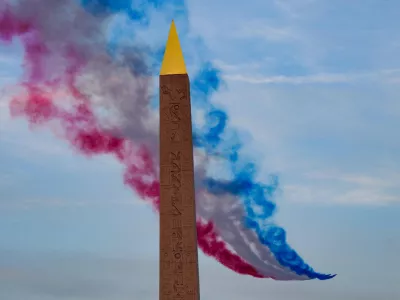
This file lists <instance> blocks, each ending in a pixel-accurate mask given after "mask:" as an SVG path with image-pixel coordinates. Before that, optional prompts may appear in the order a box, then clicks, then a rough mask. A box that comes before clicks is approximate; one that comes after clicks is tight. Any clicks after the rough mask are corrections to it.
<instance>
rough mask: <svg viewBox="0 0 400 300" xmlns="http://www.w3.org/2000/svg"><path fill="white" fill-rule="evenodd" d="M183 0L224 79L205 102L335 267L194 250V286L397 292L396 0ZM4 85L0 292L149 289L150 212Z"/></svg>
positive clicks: (0, 55)
mask: <svg viewBox="0 0 400 300" xmlns="http://www.w3.org/2000/svg"><path fill="white" fill-rule="evenodd" d="M188 3H189V13H190V25H191V31H192V32H194V33H196V34H199V35H200V36H202V37H203V38H204V41H205V43H206V45H207V47H208V49H209V52H210V55H211V56H212V57H213V59H214V62H215V63H216V64H217V65H218V66H219V67H220V68H221V69H222V70H223V76H224V79H225V81H226V86H225V87H224V88H223V89H222V90H221V91H220V92H219V93H218V94H217V95H216V96H215V97H214V100H215V101H216V102H218V103H219V104H221V105H222V106H224V107H225V108H226V109H227V110H228V111H229V114H230V117H231V121H232V122H233V123H234V125H235V126H236V127H238V128H240V129H241V130H245V131H247V133H248V134H249V135H251V136H252V140H253V141H252V143H251V144H249V145H248V148H249V150H250V151H251V152H252V153H253V155H255V156H258V157H260V161H262V163H261V164H262V165H261V166H262V174H261V177H265V176H267V175H268V174H269V173H271V172H274V173H278V174H279V175H280V180H281V183H282V187H281V192H280V194H279V196H278V197H277V202H278V206H279V210H278V213H277V215H276V220H277V222H278V223H279V224H280V225H283V227H284V228H285V229H287V232H288V240H289V243H290V244H291V245H292V246H293V247H294V248H295V249H296V250H298V252H299V253H300V254H301V255H302V256H303V257H304V259H305V260H306V261H307V262H309V263H310V264H311V265H312V266H313V267H314V268H315V269H316V270H318V271H321V272H328V273H338V276H337V277H336V278H334V279H333V280H330V281H327V282H320V281H311V282H300V283H293V282H290V283H285V282H274V281H268V280H256V279H252V278H248V277H243V276H239V275H236V274H234V273H232V272H230V271H228V270H226V269H224V268H223V267H221V266H219V265H218V264H216V263H215V262H214V261H212V260H210V259H208V258H205V257H203V256H202V257H201V279H202V281H201V284H202V298H203V299H211V298H215V297H219V298H221V297H222V298H225V299H243V298H246V299H254V300H258V299H264V298H266V297H267V298H273V299H299V300H302V299H309V300H314V299H327V300H329V299H337V298H339V297H341V298H343V299H349V300H352V299H361V298H362V299H377V298H378V297H379V298H381V299H386V300H392V299H393V300H394V299H399V298H400V292H399V290H400V289H399V288H398V287H396V285H398V282H399V281H400V275H399V272H398V270H399V269H400V260H399V259H398V253H399V251H400V218H399V216H400V206H399V204H400V188H399V183H400V140H399V138H398V137H399V135H398V133H397V128H399V127H400V100H399V99H398V98H399V97H400V59H399V56H398V53H399V50H400V33H399V32H400V19H398V18H397V14H398V11H399V9H400V2H398V1H396V0H386V1H382V0H363V1H361V0H353V1H349V0H346V1H345V0H335V1H328V0H288V1H278V0H274V1H266V0H264V1H261V0H260V1H257V0H248V1H246V2H245V3H243V2H241V1H230V2H229V7H228V8H226V7H227V4H226V3H227V2H226V1H222V0H214V1H211V0H204V1H198V0H192V1H188ZM223 10H225V13H223V14H221V11H223ZM155 28H156V29H157V30H160V32H161V30H165V31H166V32H167V31H168V27H165V28H162V27H155ZM178 30H179V22H178ZM21 57H22V50H21V49H20V48H19V46H18V44H14V45H12V46H10V47H5V46H2V47H1V48H0V65H1V68H0V69H1V71H0V83H1V85H2V86H3V87H5V86H6V85H7V84H8V83H12V82H16V81H17V80H18V76H19V75H20V74H21V68H20V66H19V64H20V62H21ZM10 92H11V91H10V90H9V89H3V91H2V94H1V95H2V97H1V101H0V165H1V172H0V298H4V299H10V300H14V299H21V298H25V299H31V300H35V299H40V300H47V299H49V300H53V299H60V298H66V299H79V300H81V299H82V300H83V299H92V298H93V299H94V298H96V299H107V300H108V299H115V298H119V299H132V297H134V298H135V297H138V295H140V297H141V298H143V299H154V298H156V297H157V288H158V282H157V278H158V276H157V272H158V265H157V258H158V248H157V245H158V224H157V216H156V215H154V214H153V213H152V211H151V209H150V208H149V207H146V206H144V205H142V204H141V203H140V201H139V200H138V199H136V198H135V197H136V196H135V195H133V194H132V193H131V192H130V190H128V188H127V187H125V186H124V185H123V183H122V179H121V174H122V167H121V166H120V165H118V164H117V163H116V162H115V161H113V160H112V159H111V158H109V157H106V156H104V157H97V158H93V159H87V158H84V157H82V156H80V155H77V154H76V153H74V152H73V150H71V149H70V148H69V147H68V146H67V144H66V143H64V142H63V141H61V140H58V139H57V138H55V137H54V135H53V134H52V133H51V132H50V131H47V130H46V129H33V130H32V129H30V128H29V126H28V125H27V123H26V122H25V121H24V120H11V119H10V117H9V115H8V108H7V95H8V94H9V93H10ZM215 278H218V281H216V280H215ZM216 282H218V286H216V284H217V283H216ZM215 290H217V292H215V293H216V294H214V291H215Z"/></svg>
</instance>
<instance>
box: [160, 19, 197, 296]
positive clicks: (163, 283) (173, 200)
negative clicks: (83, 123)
mask: <svg viewBox="0 0 400 300" xmlns="http://www.w3.org/2000/svg"><path fill="white" fill-rule="evenodd" d="M190 109H191V105H190V85H189V77H188V74H187V73H186V66H185V62H184V58H183V54H182V50H181V46H180V42H179V38H178V33H177V31H176V27H175V23H174V21H172V23H171V28H170V31H169V36H168V41H167V45H166V48H165V53H164V59H163V62H162V65H161V71H160V287H159V299H160V300H189V299H190V300H199V298H200V296H199V265H198V253H197V231H196V206H195V193H194V172H193V169H194V166H193V142H192V118H191V111H190Z"/></svg>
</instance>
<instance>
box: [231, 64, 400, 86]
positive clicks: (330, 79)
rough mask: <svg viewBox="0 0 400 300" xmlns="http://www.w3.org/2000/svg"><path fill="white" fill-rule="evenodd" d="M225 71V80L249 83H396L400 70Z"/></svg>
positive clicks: (399, 81) (232, 68)
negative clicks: (266, 73) (290, 73)
mask: <svg viewBox="0 0 400 300" xmlns="http://www.w3.org/2000/svg"><path fill="white" fill-rule="evenodd" d="M226 70H232V71H233V70H235V68H234V66H232V65H231V66H230V68H227V69H226ZM232 71H231V73H229V72H227V74H226V75H224V78H225V79H226V80H230V81H241V82H245V83H251V84H293V85H300V84H334V83H354V82H367V81H371V80H372V81H375V82H383V83H385V82H386V83H392V84H398V83H400V80H399V78H400V77H398V76H399V73H400V70H398V69H396V70H380V71H371V72H361V73H320V74H311V75H303V76H287V75H273V76H262V75H258V76H257V75H249V76H248V75H242V74H234V73H233V72H232Z"/></svg>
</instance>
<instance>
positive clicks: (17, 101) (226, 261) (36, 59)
mask: <svg viewBox="0 0 400 300" xmlns="http://www.w3.org/2000/svg"><path fill="white" fill-rule="evenodd" d="M15 36H19V37H20V38H21V41H22V44H23V46H24V48H25V57H24V67H25V70H27V71H28V72H27V74H26V79H25V80H24V82H23V83H22V84H21V86H22V87H24V88H25V91H26V94H24V95H19V96H15V97H14V98H13V99H12V100H11V103H10V111H11V115H12V116H14V117H26V118H27V119H28V121H29V122H30V124H32V125H51V124H53V123H54V122H55V121H56V122H57V123H58V124H60V125H61V127H62V129H63V134H64V138H65V139H67V140H68V141H69V143H70V144H71V146H72V147H73V148H74V149H76V150H77V151H79V152H80V153H82V154H84V155H87V156H93V155H96V154H111V155H113V156H115V157H116V158H117V159H118V160H119V161H120V162H121V163H122V164H124V165H125V172H124V182H125V184H127V185H128V186H129V187H131V188H132V189H133V190H134V191H135V192H136V193H137V194H138V195H139V196H140V197H141V198H143V199H144V200H145V201H147V202H148V203H150V204H151V205H152V206H153V208H154V209H155V210H157V211H158V207H159V201H160V200H159V181H158V178H157V172H156V169H155V166H154V163H153V160H152V157H151V154H150V151H148V149H146V147H145V146H137V145H135V144H134V143H133V142H132V141H130V140H128V139H125V138H122V137H116V136H115V135H113V134H111V133H110V132H108V131H105V130H103V129H101V127H100V126H99V122H98V120H97V118H96V116H95V115H94V113H93V111H92V108H91V105H90V103H89V101H88V99H87V98H86V97H85V96H84V95H83V94H82V93H81V92H80V91H79V89H78V88H77V86H76V84H75V83H76V77H77V74H78V72H79V70H80V68H81V67H82V66H83V65H84V60H83V59H81V58H80V57H79V55H77V53H75V52H74V47H73V45H71V46H70V47H68V51H67V52H66V53H64V58H67V67H66V69H65V70H64V73H63V74H60V76H59V77H58V78H54V79H52V80H51V81H48V80H47V81H46V80H45V78H46V68H45V67H44V65H45V64H44V62H45V61H46V58H47V57H46V56H47V55H49V54H51V53H50V52H49V51H51V50H49V48H48V47H46V43H45V41H43V40H42V39H41V35H40V32H38V31H37V30H35V29H34V26H32V24H27V23H24V22H20V21H19V20H18V19H16V18H15V17H14V16H13V15H12V14H11V13H10V12H9V11H8V10H6V11H5V12H3V13H2V15H1V16H0V38H1V39H2V40H3V41H6V42H10V41H11V40H12V38H13V37H15ZM64 90H67V93H68V95H69V96H72V98H73V99H74V102H73V104H72V110H71V109H70V110H66V109H63V108H62V107H60V105H57V103H56V102H55V101H54V94H55V93H57V92H59V91H64ZM197 232H198V244H199V247H200V248H201V249H202V250H203V252H204V253H205V254H206V255H208V256H212V257H214V258H215V259H216V260H218V261H219V262H220V263H221V264H223V265H224V266H226V267H227V268H229V269H231V270H233V271H235V272H237V273H240V274H247V275H251V276H254V277H260V278H261V277H263V276H262V275H260V274H259V273H258V272H257V271H256V269H255V268H253V267H252V266H251V265H249V264H248V263H247V262H245V261H244V260H243V259H242V258H240V257H239V256H238V255H237V254H235V253H233V252H232V251H230V250H229V249H228V247H227V245H226V243H225V242H224V241H223V240H222V239H221V238H220V237H219V236H218V234H217V233H216V231H215V228H214V225H213V223H211V222H207V223H203V222H201V221H198V222H197Z"/></svg>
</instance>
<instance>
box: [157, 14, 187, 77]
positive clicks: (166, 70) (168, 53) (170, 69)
mask: <svg viewBox="0 0 400 300" xmlns="http://www.w3.org/2000/svg"><path fill="white" fill-rule="evenodd" d="M171 74H187V73H186V66H185V60H184V59H183V53H182V49H181V44H180V42H179V37H178V32H177V31H176V27H175V22H174V20H172V22H171V27H170V29H169V34H168V40H167V45H166V47H165V52H164V58H163V61H162V63H161V70H160V75H171Z"/></svg>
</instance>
